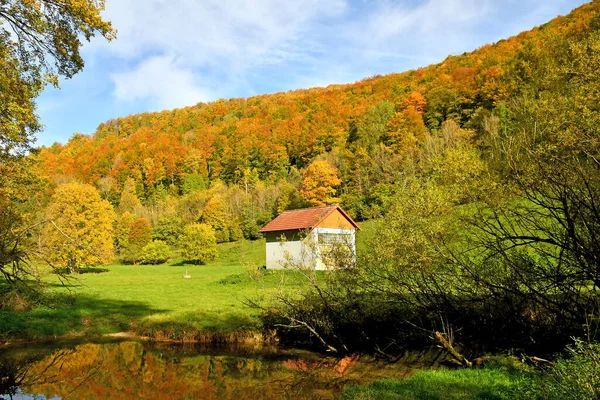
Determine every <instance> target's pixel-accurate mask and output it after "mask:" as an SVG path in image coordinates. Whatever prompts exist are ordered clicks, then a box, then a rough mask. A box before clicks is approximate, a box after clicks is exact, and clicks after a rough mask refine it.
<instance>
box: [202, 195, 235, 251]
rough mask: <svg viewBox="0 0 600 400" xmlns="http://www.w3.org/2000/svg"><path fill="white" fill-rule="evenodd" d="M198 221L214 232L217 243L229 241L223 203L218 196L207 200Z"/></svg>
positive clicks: (221, 198)
mask: <svg viewBox="0 0 600 400" xmlns="http://www.w3.org/2000/svg"><path fill="white" fill-rule="evenodd" d="M200 221H201V222H202V223H205V224H208V225H210V226H211V227H212V228H213V229H214V230H215V235H216V238H217V243H223V242H228V241H229V229H228V227H227V218H226V215H225V203H224V202H223V197H222V196H221V195H220V194H215V195H213V196H211V197H210V198H209V199H208V201H207V202H206V205H205V206H204V209H203V210H202V218H201V219H200Z"/></svg>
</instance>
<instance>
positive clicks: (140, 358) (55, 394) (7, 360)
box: [0, 341, 439, 400]
mask: <svg viewBox="0 0 600 400" xmlns="http://www.w3.org/2000/svg"><path fill="white" fill-rule="evenodd" d="M438 356H439V354H430V355H425V356H416V355H409V356H407V357H408V358H406V359H404V360H403V362H400V363H395V364H390V363H385V362H377V361H374V360H368V359H365V358H360V357H358V356H348V357H344V358H334V357H325V356H323V355H319V354H315V353H310V352H301V351H293V350H284V349H275V348H267V349H261V350H257V349H248V348H240V347H238V348H235V349H233V348H220V349H215V348H214V347H213V348H206V347H199V346H195V345H190V344H187V345H184V346H181V345H164V344H163V345H160V344H154V345H153V344H149V343H142V342H137V341H123V342H111V343H104V344H97V343H87V344H80V345H76V346H75V345H71V346H68V347H66V348H64V349H60V348H58V349H57V348H44V347H43V346H38V348H36V347H35V346H34V347H32V346H27V347H26V348H25V347H24V348H22V349H18V348H13V349H9V350H7V349H3V350H1V351H0V365H1V367H2V373H3V374H4V376H2V382H4V386H3V387H2V388H1V389H0V391H6V390H11V391H12V390H14V389H9V388H16V387H19V386H20V387H21V388H22V389H23V391H21V390H20V389H19V390H17V391H16V392H15V393H14V394H13V396H12V398H13V399H22V400H48V399H61V398H63V397H64V398H69V399H93V398H119V399H128V398H168V399H177V398H184V397H185V398H194V399H237V398H241V397H245V398H248V399H253V398H263V399H285V398H290V399H291V398H293V399H303V398H306V399H312V398H323V399H328V398H332V399H333V398H337V397H339V396H340V395H341V393H342V392H343V389H344V387H345V386H346V385H348V384H357V383H369V382H371V381H373V380H375V379H378V378H392V377H393V378H402V377H406V376H409V375H411V374H412V373H413V372H414V371H415V370H416V369H418V368H422V367H424V366H431V365H432V362H431V361H432V360H435V359H436V358H437V357H438ZM424 360H429V362H428V363H425V361H424ZM11 383H12V384H11ZM23 392H25V393H36V395H31V394H24V393H23ZM37 393H39V394H37ZM159 393H160V396H159V395H158V394H159ZM2 397H3V398H5V399H9V398H11V397H10V396H9V395H5V396H2Z"/></svg>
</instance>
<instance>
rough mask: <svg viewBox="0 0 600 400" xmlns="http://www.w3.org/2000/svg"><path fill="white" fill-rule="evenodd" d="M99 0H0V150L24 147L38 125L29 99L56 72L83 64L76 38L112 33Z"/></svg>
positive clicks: (63, 72) (67, 72)
mask: <svg viewBox="0 0 600 400" xmlns="http://www.w3.org/2000/svg"><path fill="white" fill-rule="evenodd" d="M103 9H104V0H66V1H55V0H39V1H19V0H7V1H3V2H2V3H1V4H0V60H1V61H0V66H2V68H0V87H1V88H2V90H1V93H2V101H0V104H1V105H0V110H1V111H2V112H0V146H1V147H0V150H1V151H2V153H3V154H7V153H8V152H9V151H10V152H14V151H18V150H19V149H23V148H27V146H28V145H29V143H30V141H31V140H32V135H33V133H35V132H36V131H38V130H39V128H40V125H39V122H38V118H37V115H36V114H35V102H34V99H35V98H36V97H37V96H38V95H39V94H40V92H41V90H42V88H43V87H44V86H45V84H46V83H52V84H54V85H56V86H57V85H58V76H65V77H67V78H70V77H72V76H73V75H75V74H76V73H77V72H79V71H80V70H81V69H82V68H83V65H84V62H83V59H82V58H81V55H80V49H81V45H82V42H81V40H80V39H81V38H84V39H85V40H87V41H89V40H90V39H91V38H92V37H93V36H95V35H96V34H99V35H101V36H103V37H105V38H106V39H108V40H111V39H113V38H114V37H115V31H114V30H113V29H112V27H111V24H110V23H109V22H106V21H103V20H102V17H101V15H100V12H101V11H102V10H103Z"/></svg>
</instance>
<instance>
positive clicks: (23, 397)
mask: <svg viewBox="0 0 600 400" xmlns="http://www.w3.org/2000/svg"><path fill="white" fill-rule="evenodd" d="M0 399H3V400H4V399H13V400H61V398H60V397H57V396H54V397H46V396H44V395H41V394H38V395H30V394H26V393H23V392H22V391H21V389H18V390H17V393H15V394H13V395H12V397H10V395H8V394H0Z"/></svg>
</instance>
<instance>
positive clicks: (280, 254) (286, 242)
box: [260, 206, 360, 270]
mask: <svg viewBox="0 0 600 400" xmlns="http://www.w3.org/2000/svg"><path fill="white" fill-rule="evenodd" d="M356 231H360V227H359V226H358V225H357V224H356V222H354V221H353V220H352V218H350V217H349V216H348V214H346V213H345V212H344V210H342V209H341V208H340V207H338V206H328V207H315V208H304V209H301V210H292V211H285V212H283V213H282V214H280V215H279V216H278V217H277V218H275V219H274V220H273V221H271V222H269V223H268V224H267V225H265V226H264V227H263V228H262V229H261V230H260V232H261V233H262V234H263V235H264V236H265V238H266V239H267V268H269V269H281V268H286V267H288V266H291V265H293V266H303V267H305V268H316V269H318V270H325V269H331V268H334V267H335V266H334V262H333V261H332V260H333V259H334V257H333V256H332V255H333V254H334V253H335V254H336V255H337V257H335V259H336V260H337V262H338V263H339V262H340V258H341V257H340V256H339V255H340V254H345V256H346V257H350V259H351V261H350V262H352V263H353V262H354V260H355V254H356ZM340 250H341V251H340ZM345 264H346V265H347V264H348V262H347V261H346V262H345Z"/></svg>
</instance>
